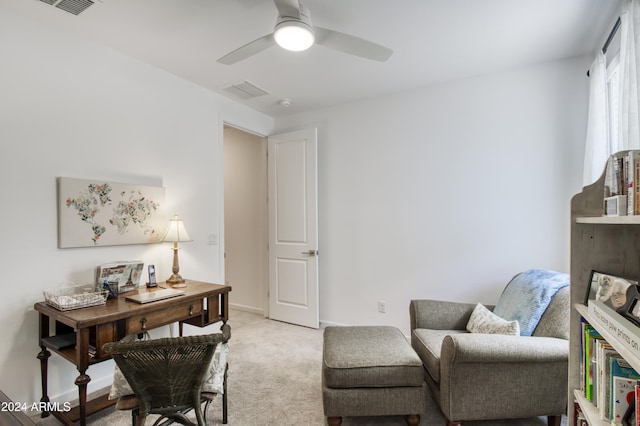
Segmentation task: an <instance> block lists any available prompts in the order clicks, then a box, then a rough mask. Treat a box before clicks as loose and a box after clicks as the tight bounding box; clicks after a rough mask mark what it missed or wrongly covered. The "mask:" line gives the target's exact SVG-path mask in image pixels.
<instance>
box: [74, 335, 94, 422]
mask: <svg viewBox="0 0 640 426" xmlns="http://www.w3.org/2000/svg"><path fill="white" fill-rule="evenodd" d="M76 359H77V362H78V371H79V372H80V375H79V376H78V377H77V378H76V381H75V384H76V385H77V386H78V408H79V411H80V425H81V426H85V425H86V424H87V384H88V383H89V382H90V381H91V377H89V375H87V374H86V372H87V368H89V329H88V328H83V329H79V330H78V331H77V332H76Z"/></svg>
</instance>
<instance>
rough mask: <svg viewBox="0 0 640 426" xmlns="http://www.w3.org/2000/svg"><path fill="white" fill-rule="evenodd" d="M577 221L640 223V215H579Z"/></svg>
mask: <svg viewBox="0 0 640 426" xmlns="http://www.w3.org/2000/svg"><path fill="white" fill-rule="evenodd" d="M576 223H593V224H603V225H640V215H635V216H594V217H578V218H576Z"/></svg>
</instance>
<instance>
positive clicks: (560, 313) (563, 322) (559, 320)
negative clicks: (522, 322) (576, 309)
mask: <svg viewBox="0 0 640 426" xmlns="http://www.w3.org/2000/svg"><path fill="white" fill-rule="evenodd" d="M570 312H571V297H570V294H569V287H568V286H567V287H564V288H561V289H560V290H558V292H557V293H556V294H555V295H554V296H553V298H552V299H551V302H549V306H547V309H546V310H545V311H544V314H542V317H541V318H540V321H539V322H538V325H537V326H536V328H535V330H534V331H533V336H540V337H557V338H559V339H565V340H569V315H570Z"/></svg>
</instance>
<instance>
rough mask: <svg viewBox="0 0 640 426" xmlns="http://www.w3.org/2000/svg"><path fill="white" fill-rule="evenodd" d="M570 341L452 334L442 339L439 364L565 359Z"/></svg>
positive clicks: (566, 359)
mask: <svg viewBox="0 0 640 426" xmlns="http://www.w3.org/2000/svg"><path fill="white" fill-rule="evenodd" d="M568 359H569V341H567V340H564V339H558V338H555V337H531V336H504V335H501V334H474V333H469V334H454V335H450V336H447V337H445V338H444V341H443V342H442V352H441V354H440V360H441V363H442V364H441V365H443V366H444V365H453V364H460V363H481V364H486V363H500V364H505V363H541V362H542V363H544V362H562V361H564V362H567V361H568Z"/></svg>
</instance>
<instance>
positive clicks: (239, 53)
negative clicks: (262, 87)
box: [218, 34, 276, 65]
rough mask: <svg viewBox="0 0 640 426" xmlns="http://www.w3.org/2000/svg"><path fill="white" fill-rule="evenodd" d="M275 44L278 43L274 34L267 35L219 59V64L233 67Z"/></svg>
mask: <svg viewBox="0 0 640 426" xmlns="http://www.w3.org/2000/svg"><path fill="white" fill-rule="evenodd" d="M275 44H276V42H275V41H274V39H273V34H267V35H266V36H264V37H260V38H259V39H256V40H253V41H252V42H249V43H247V44H245V45H244V46H242V47H239V48H237V49H236V50H234V51H232V52H230V53H227V54H226V55H224V56H223V57H222V58H220V59H218V62H219V63H221V64H225V65H233V64H235V63H236V62H239V61H241V60H243V59H247V58H248V57H250V56H253V55H255V54H256V53H260V52H262V51H263V50H266V49H268V48H270V47H271V46H274V45H275Z"/></svg>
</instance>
